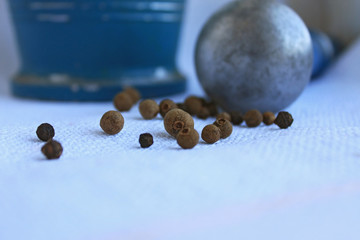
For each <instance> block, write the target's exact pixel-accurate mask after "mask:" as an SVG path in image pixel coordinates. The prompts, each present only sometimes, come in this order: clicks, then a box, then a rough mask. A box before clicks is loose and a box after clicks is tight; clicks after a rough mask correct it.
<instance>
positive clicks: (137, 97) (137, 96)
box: [124, 87, 141, 104]
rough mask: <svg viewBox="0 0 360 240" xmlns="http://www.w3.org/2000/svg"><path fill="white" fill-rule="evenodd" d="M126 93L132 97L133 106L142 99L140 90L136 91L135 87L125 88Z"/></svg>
mask: <svg viewBox="0 0 360 240" xmlns="http://www.w3.org/2000/svg"><path fill="white" fill-rule="evenodd" d="M124 92H125V93H127V94H128V95H129V96H130V98H131V100H132V102H133V104H135V103H137V102H138V101H139V100H140V99H141V94H140V92H139V91H138V90H136V89H135V88H133V87H127V88H125V91H124Z"/></svg>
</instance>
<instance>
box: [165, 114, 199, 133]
mask: <svg viewBox="0 0 360 240" xmlns="http://www.w3.org/2000/svg"><path fill="white" fill-rule="evenodd" d="M164 127H165V130H166V131H167V132H168V133H169V134H170V135H171V136H173V137H176V135H177V134H178V133H179V132H180V131H181V130H182V129H183V128H194V119H193V118H192V117H191V116H190V114H189V113H187V112H185V111H183V110H181V109H173V110H170V111H169V112H168V113H167V114H166V115H165V117H164Z"/></svg>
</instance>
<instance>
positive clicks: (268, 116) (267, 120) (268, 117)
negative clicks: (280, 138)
mask: <svg viewBox="0 0 360 240" xmlns="http://www.w3.org/2000/svg"><path fill="white" fill-rule="evenodd" d="M274 121H275V115H274V113H272V112H265V113H264V114H263V123H264V124H265V125H266V126H270V125H271V124H273V123H274Z"/></svg>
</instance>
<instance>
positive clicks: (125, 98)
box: [36, 88, 293, 159]
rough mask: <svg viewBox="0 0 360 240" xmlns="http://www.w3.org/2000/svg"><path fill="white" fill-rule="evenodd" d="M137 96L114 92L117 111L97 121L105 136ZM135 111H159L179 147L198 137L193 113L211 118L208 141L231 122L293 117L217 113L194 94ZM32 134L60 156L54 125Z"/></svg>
mask: <svg viewBox="0 0 360 240" xmlns="http://www.w3.org/2000/svg"><path fill="white" fill-rule="evenodd" d="M140 99H141V96H140V93H139V92H138V91H137V90H136V89H134V88H127V89H125V90H124V91H122V92H120V93H118V94H117V95H116V96H115V97H114V99H113V104H114V106H115V108H116V109H117V110H118V111H113V110H111V111H108V112H106V113H105V114H104V115H103V116H102V118H101V120H100V127H101V128H102V129H103V131H104V132H105V133H107V134H109V135H115V134H118V133H119V132H120V131H121V130H122V129H123V128H124V124H125V119H124V117H123V116H122V114H121V112H124V111H129V110H130V109H131V108H132V107H133V106H134V105H135V104H136V103H137V102H138V101H139V100H140ZM139 112H140V115H141V116H142V117H143V118H144V119H146V120H151V119H154V118H155V117H156V116H157V115H158V114H159V113H160V115H161V117H162V118H163V123H164V128H165V130H166V132H167V133H169V134H170V135H171V136H172V137H174V138H175V139H176V141H177V143H178V145H179V146H180V147H181V148H183V149H191V148H194V147H195V146H196V145H197V144H198V143H199V138H200V136H199V133H198V132H197V131H196V130H195V128H194V118H193V116H196V117H197V118H199V119H207V118H210V117H213V118H214V119H215V121H214V122H213V124H210V125H207V126H205V127H204V128H203V129H202V132H201V138H202V139H203V140H204V141H205V142H206V143H208V144H214V143H216V142H218V141H219V140H221V139H225V138H228V137H229V136H230V135H231V133H232V131H233V125H241V124H242V123H243V122H245V124H246V125H247V126H248V127H249V128H254V127H257V126H259V125H260V124H261V123H262V122H263V123H264V124H265V125H267V126H269V125H272V124H273V123H275V124H276V125H277V126H279V127H280V128H281V129H286V128H288V127H290V126H291V125H292V123H293V118H292V116H291V114H290V113H288V112H279V113H278V115H277V117H275V114H274V113H272V112H265V113H263V114H262V113H261V112H259V111H258V110H250V111H248V112H246V113H245V115H242V113H240V112H230V113H227V112H221V113H219V112H218V107H217V106H216V104H215V103H214V102H211V101H206V100H205V99H204V98H200V97H196V96H190V97H188V98H186V99H185V101H184V102H183V103H175V102H174V101H172V100H170V99H164V100H162V101H161V102H160V103H159V104H158V103H157V102H156V101H155V100H153V99H145V100H142V101H141V102H140V104H139ZM36 134H37V136H38V138H39V139H40V140H42V141H45V142H46V144H45V145H44V146H43V147H42V149H41V151H42V152H43V154H44V155H45V156H46V158H47V159H58V158H60V156H61V154H62V152H63V147H62V146H61V144H60V143H59V142H57V141H55V140H53V138H54V136H55V130H54V128H53V127H52V126H51V125H50V124H48V123H43V124H41V125H40V126H39V127H38V128H37V131H36ZM153 143H154V139H153V136H152V135H151V134H150V133H143V134H141V135H140V136H139V144H140V146H141V148H148V147H150V146H151V145H152V144H153Z"/></svg>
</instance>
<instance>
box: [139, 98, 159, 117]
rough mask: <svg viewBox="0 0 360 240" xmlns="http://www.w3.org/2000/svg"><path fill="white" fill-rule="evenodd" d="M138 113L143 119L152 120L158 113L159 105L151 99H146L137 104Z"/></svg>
mask: <svg viewBox="0 0 360 240" xmlns="http://www.w3.org/2000/svg"><path fill="white" fill-rule="evenodd" d="M139 112H140V114H141V116H142V117H143V118H144V119H147V120H149V119H153V118H155V117H156V115H157V114H158V113H159V105H158V104H157V103H156V102H155V101H154V100H152V99H146V100H144V101H142V102H141V103H140V104H139Z"/></svg>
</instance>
